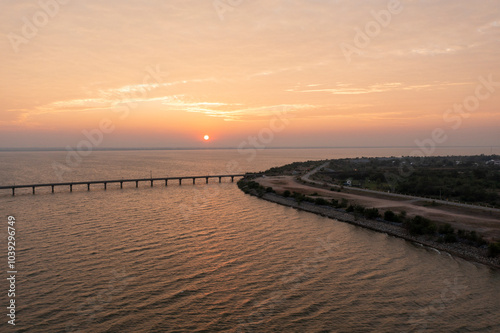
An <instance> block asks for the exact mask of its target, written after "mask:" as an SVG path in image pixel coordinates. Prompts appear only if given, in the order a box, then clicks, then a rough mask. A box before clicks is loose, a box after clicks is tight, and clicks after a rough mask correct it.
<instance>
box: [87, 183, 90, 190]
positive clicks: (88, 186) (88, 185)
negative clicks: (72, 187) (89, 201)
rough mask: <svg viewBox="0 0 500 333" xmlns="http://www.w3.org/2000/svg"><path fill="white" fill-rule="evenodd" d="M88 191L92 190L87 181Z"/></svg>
mask: <svg viewBox="0 0 500 333" xmlns="http://www.w3.org/2000/svg"><path fill="white" fill-rule="evenodd" d="M87 191H90V183H87Z"/></svg>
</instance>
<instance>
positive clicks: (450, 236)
mask: <svg viewBox="0 0 500 333" xmlns="http://www.w3.org/2000/svg"><path fill="white" fill-rule="evenodd" d="M444 241H445V243H455V242H456V241H457V237H456V236H455V235H454V234H453V233H451V234H446V236H444Z"/></svg>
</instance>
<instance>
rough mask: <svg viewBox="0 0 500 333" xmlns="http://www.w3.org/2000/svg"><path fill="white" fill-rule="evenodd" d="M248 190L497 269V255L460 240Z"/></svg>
mask: <svg viewBox="0 0 500 333" xmlns="http://www.w3.org/2000/svg"><path fill="white" fill-rule="evenodd" d="M248 194H250V195H252V196H256V197H258V198H261V199H264V200H266V201H269V202H273V203H276V204H279V205H283V206H287V207H291V208H295V209H297V210H301V211H306V212H309V213H313V214H317V215H321V216H324V217H328V218H332V219H335V220H338V221H341V222H345V223H349V224H352V225H356V226H359V227H363V228H367V229H370V230H373V231H377V232H383V233H386V234H388V235H390V236H394V237H399V238H402V239H405V240H407V241H410V242H412V243H416V244H421V245H423V246H426V247H429V248H433V249H437V250H438V251H443V252H446V253H449V254H450V255H453V256H456V257H459V258H462V259H465V260H468V261H474V262H477V263H480V264H483V265H486V266H489V267H491V268H494V269H500V258H490V257H488V256H487V250H486V249H480V248H477V247H474V246H471V245H466V244H461V243H438V242H435V241H432V240H429V239H426V237H425V236H412V235H410V234H409V233H408V231H407V230H406V229H404V228H403V227H402V226H398V225H395V224H394V223H384V222H379V221H375V220H368V219H365V218H361V217H360V218H356V217H355V216H354V215H353V214H350V213H347V212H345V211H342V210H340V209H335V208H333V207H328V206H318V205H315V204H312V203H308V202H302V203H300V204H298V203H297V202H296V200H295V199H294V198H285V197H283V196H280V195H277V194H274V193H265V194H264V195H262V196H258V195H257V193H254V192H253V191H250V192H248Z"/></svg>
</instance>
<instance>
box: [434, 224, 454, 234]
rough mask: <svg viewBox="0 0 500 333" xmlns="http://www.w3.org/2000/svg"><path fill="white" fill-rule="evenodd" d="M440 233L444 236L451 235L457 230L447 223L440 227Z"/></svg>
mask: <svg viewBox="0 0 500 333" xmlns="http://www.w3.org/2000/svg"><path fill="white" fill-rule="evenodd" d="M438 232H439V233H440V234H443V235H450V234H453V233H454V232H455V229H453V227H452V226H451V225H450V224H449V223H446V224H442V225H440V226H439V229H438Z"/></svg>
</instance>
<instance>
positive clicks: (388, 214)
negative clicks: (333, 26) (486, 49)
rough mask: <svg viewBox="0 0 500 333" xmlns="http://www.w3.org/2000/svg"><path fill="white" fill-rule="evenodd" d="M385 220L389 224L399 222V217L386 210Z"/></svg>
mask: <svg viewBox="0 0 500 333" xmlns="http://www.w3.org/2000/svg"><path fill="white" fill-rule="evenodd" d="M384 220H386V221H389V222H399V218H398V216H396V214H394V212H393V211H392V210H386V211H385V213H384Z"/></svg>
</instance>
